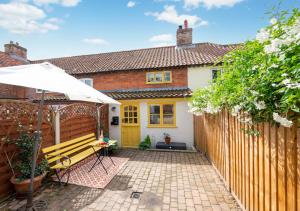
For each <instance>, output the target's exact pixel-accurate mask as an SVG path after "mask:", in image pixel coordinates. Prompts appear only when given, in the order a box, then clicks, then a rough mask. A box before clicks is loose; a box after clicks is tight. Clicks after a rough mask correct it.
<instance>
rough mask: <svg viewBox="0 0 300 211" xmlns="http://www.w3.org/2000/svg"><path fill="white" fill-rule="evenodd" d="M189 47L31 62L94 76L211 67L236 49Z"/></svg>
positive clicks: (168, 47)
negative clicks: (141, 70)
mask: <svg viewBox="0 0 300 211" xmlns="http://www.w3.org/2000/svg"><path fill="white" fill-rule="evenodd" d="M193 46H194V48H193V47H189V48H177V47H176V46H167V47H158V48H148V49H138V50H130V51H120V52H111V53H100V54H92V55H81V56H72V57H62V58H53V59H44V60H37V61H32V63H41V62H45V61H48V62H50V63H52V64H54V65H56V66H58V67H61V68H62V69H64V70H66V71H67V72H68V73H69V74H74V75H75V74H85V73H97V72H105V71H117V70H140V69H156V68H164V67H179V66H194V65H204V64H213V63H215V62H216V61H217V59H218V58H219V57H220V56H222V55H224V54H225V53H226V52H228V51H230V50H232V49H234V48H236V47H237V45H236V44H234V45H219V44H212V43H197V44H194V45H193Z"/></svg>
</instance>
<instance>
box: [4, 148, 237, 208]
mask: <svg viewBox="0 0 300 211" xmlns="http://www.w3.org/2000/svg"><path fill="white" fill-rule="evenodd" d="M114 156H118V157H127V158H129V161H128V162H127V163H126V164H125V165H124V166H123V167H122V169H121V170H120V171H119V173H118V174H117V175H116V176H115V177H114V178H113V179H112V181H111V182H110V183H109V184H108V185H107V186H106V187H105V188H104V189H95V188H87V187H83V186H76V185H68V186H62V187H59V186H58V185H57V184H55V183H49V184H47V185H46V186H45V187H44V188H43V190H42V191H41V194H38V198H41V199H44V200H47V202H48V210H89V211H93V210H239V209H240V208H239V206H238V205H237V203H236V202H235V200H234V198H233V197H232V195H231V194H230V193H229V192H228V191H227V190H226V189H225V186H224V184H223V182H222V181H221V179H220V177H219V176H218V174H217V173H216V171H215V170H214V168H213V167H212V165H211V164H210V163H209V162H208V160H207V159H206V158H205V157H204V156H203V155H202V154H200V153H180V152H155V151H139V150H120V151H118V152H117V154H116V155H114ZM132 192H138V193H137V194H133V195H132ZM139 193H140V194H139ZM137 195H139V197H138V196H137ZM135 196H137V197H138V198H135ZM23 203H25V201H21V202H19V201H10V202H7V204H6V205H3V206H2V207H0V209H1V210H16V209H17V208H18V207H20V205H21V204H23Z"/></svg>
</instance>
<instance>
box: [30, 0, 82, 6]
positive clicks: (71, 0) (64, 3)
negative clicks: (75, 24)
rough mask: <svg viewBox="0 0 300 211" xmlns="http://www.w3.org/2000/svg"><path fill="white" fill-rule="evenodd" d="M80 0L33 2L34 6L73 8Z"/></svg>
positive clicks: (43, 0) (35, 0)
mask: <svg viewBox="0 0 300 211" xmlns="http://www.w3.org/2000/svg"><path fill="white" fill-rule="evenodd" d="M80 1H81V0H33V2H34V3H35V4H36V5H49V4H60V5H62V6H64V7H75V6H77V4H79V2H80Z"/></svg>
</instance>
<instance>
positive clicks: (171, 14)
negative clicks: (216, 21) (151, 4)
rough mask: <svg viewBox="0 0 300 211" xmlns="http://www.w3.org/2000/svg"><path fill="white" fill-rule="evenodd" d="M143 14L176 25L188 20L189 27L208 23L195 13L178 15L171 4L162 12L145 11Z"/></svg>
mask: <svg viewBox="0 0 300 211" xmlns="http://www.w3.org/2000/svg"><path fill="white" fill-rule="evenodd" d="M145 15H147V16H153V17H155V18H156V20H158V21H166V22H168V23H173V24H176V25H182V24H183V22H184V20H188V22H189V25H190V26H191V27H197V26H205V25H208V22H207V21H205V20H202V19H201V18H200V17H199V16H197V15H187V14H182V15H179V14H178V13H177V11H176V9H175V6H173V5H166V6H165V7H164V10H163V11H162V12H147V13H145Z"/></svg>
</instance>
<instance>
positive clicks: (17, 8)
mask: <svg viewBox="0 0 300 211" xmlns="http://www.w3.org/2000/svg"><path fill="white" fill-rule="evenodd" d="M278 5H279V0H130V1H128V0H0V51H3V50H4V49H3V45H4V44H5V43H8V42H9V41H11V40H12V41H14V42H19V43H20V45H21V46H23V47H25V48H27V50H28V58H29V59H31V60H35V59H45V58H55V57H64V56H73V55H84V54H94V53H103V52H112V51H120V50H131V49H139V48H151V47H158V46H166V45H175V44H176V30H177V28H178V25H180V24H181V25H182V24H183V21H184V20H185V19H187V20H188V22H189V26H190V27H192V28H193V42H194V43H197V42H214V43H220V44H226V43H240V42H244V41H246V40H247V39H253V38H254V37H255V34H256V32H257V31H258V30H259V29H260V28H261V27H264V26H266V25H268V22H269V18H270V15H268V14H266V13H267V12H270V11H271V10H272V8H273V7H274V6H276V7H277V8H278V7H280V8H281V9H291V8H294V7H298V8H299V5H300V0H282V3H281V4H280V6H278Z"/></svg>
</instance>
